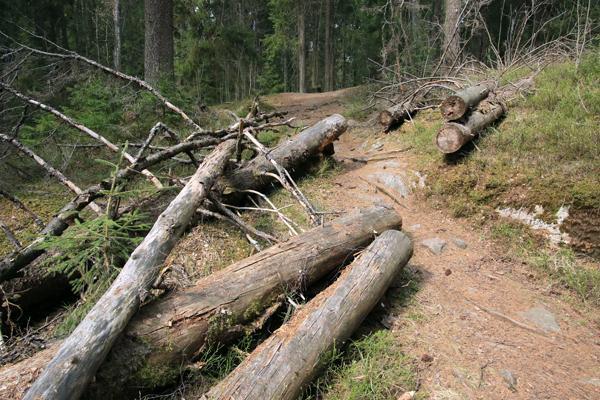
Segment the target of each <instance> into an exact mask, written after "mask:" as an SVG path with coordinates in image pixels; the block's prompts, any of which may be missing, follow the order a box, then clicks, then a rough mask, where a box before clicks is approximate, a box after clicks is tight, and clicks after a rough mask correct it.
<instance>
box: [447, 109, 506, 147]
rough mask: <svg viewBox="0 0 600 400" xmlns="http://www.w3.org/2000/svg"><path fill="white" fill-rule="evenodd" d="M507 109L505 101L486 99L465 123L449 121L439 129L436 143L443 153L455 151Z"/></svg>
mask: <svg viewBox="0 0 600 400" xmlns="http://www.w3.org/2000/svg"><path fill="white" fill-rule="evenodd" d="M506 111H507V108H506V106H505V105H504V103H501V102H490V101H485V102H483V103H480V104H479V106H478V108H477V109H476V110H473V112H472V113H471V114H469V117H468V118H467V120H466V121H464V122H463V123H457V122H447V123H446V124H445V125H444V126H442V128H441V129H440V130H439V131H438V134H437V136H436V138H435V143H436V145H437V147H438V149H440V151H441V152H442V153H445V154H450V153H455V152H457V151H458V150H460V148H461V147H462V146H463V145H464V144H465V143H468V142H470V141H471V140H473V139H474V138H475V137H476V136H477V135H478V134H479V132H481V131H482V130H483V129H485V128H487V127H488V126H490V125H491V124H492V123H494V121H496V120H497V119H498V118H500V117H501V116H502V115H504V113H505V112H506Z"/></svg>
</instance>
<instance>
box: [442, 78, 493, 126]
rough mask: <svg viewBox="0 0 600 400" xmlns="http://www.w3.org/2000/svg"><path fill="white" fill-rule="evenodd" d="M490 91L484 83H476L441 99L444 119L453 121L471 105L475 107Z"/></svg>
mask: <svg viewBox="0 0 600 400" xmlns="http://www.w3.org/2000/svg"><path fill="white" fill-rule="evenodd" d="M489 93H490V88H489V87H488V86H487V85H485V84H481V85H476V86H471V87H468V88H465V89H463V90H461V91H459V92H456V94H454V95H452V96H448V97H446V98H445V99H444V101H442V104H441V105H440V111H441V113H442V116H443V117H444V119H445V120H446V121H455V120H457V119H460V118H462V116H463V115H465V114H466V113H467V111H468V110H469V109H470V108H471V107H475V106H476V105H477V104H479V102H480V101H482V100H483V99H485V98H486V97H487V95H488V94H489Z"/></svg>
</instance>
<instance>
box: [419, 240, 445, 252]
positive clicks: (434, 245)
mask: <svg viewBox="0 0 600 400" xmlns="http://www.w3.org/2000/svg"><path fill="white" fill-rule="evenodd" d="M421 244H422V245H423V246H425V247H427V249H428V250H429V251H431V252H432V253H433V254H435V255H436V256H439V255H440V254H442V252H443V251H444V247H446V241H445V240H442V239H440V238H431V239H425V240H423V241H422V242H421Z"/></svg>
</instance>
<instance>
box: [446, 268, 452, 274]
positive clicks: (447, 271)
mask: <svg viewBox="0 0 600 400" xmlns="http://www.w3.org/2000/svg"><path fill="white" fill-rule="evenodd" d="M450 274H452V270H451V269H450V268H447V269H446V271H444V275H446V276H449V275H450Z"/></svg>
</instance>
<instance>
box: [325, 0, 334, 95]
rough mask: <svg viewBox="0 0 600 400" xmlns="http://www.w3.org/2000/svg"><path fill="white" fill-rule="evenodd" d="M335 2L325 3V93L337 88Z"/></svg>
mask: <svg viewBox="0 0 600 400" xmlns="http://www.w3.org/2000/svg"><path fill="white" fill-rule="evenodd" d="M333 7H334V5H333V0H326V2H325V91H331V90H334V88H335V86H334V85H335V81H334V71H335V68H334V63H335V55H334V42H333V25H334V18H333V16H334V15H335V14H334V9H333Z"/></svg>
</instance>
